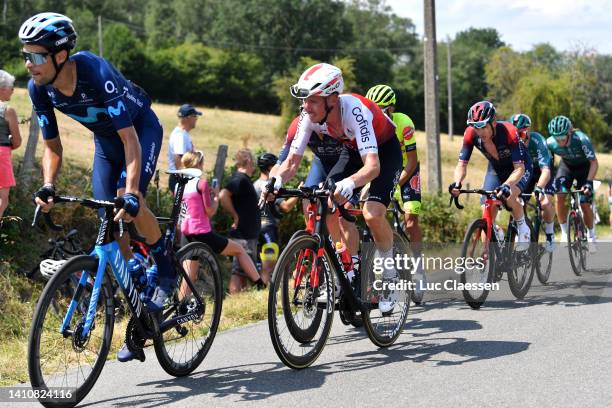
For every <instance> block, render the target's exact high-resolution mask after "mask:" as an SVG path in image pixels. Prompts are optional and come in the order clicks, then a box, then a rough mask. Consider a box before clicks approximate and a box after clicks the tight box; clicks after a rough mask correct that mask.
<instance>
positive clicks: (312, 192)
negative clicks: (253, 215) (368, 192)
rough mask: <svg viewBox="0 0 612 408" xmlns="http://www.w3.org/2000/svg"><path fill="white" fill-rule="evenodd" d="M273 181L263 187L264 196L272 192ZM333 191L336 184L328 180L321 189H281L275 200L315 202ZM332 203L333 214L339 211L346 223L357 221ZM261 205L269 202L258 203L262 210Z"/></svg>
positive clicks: (336, 204)
mask: <svg viewBox="0 0 612 408" xmlns="http://www.w3.org/2000/svg"><path fill="white" fill-rule="evenodd" d="M275 181H276V178H275V177H271V178H270V180H269V181H268V184H266V187H265V192H266V195H267V194H270V193H273V192H274V182H275ZM335 190H336V183H334V181H333V180H328V181H327V187H324V188H321V189H314V188H311V187H300V188H296V189H291V188H282V187H281V188H280V189H279V190H278V191H277V192H276V194H275V196H276V197H277V198H291V197H298V198H301V199H306V200H316V199H321V198H328V197H332V196H333V191H335ZM332 203H333V207H332V212H334V211H335V209H336V208H337V209H338V211H340V215H341V216H342V218H344V219H345V220H347V221H348V222H355V221H356V220H357V219H356V218H355V216H353V215H351V214H350V213H349V212H348V211H347V210H346V209H345V208H344V207H343V206H342V205H339V204H338V203H336V201H335V200H334V199H333V198H332ZM263 205H269V202H265V203H260V208H262V207H263Z"/></svg>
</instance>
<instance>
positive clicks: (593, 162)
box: [587, 157, 599, 181]
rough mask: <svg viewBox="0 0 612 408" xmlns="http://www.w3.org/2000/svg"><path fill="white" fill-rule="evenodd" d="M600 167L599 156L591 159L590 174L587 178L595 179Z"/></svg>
mask: <svg viewBox="0 0 612 408" xmlns="http://www.w3.org/2000/svg"><path fill="white" fill-rule="evenodd" d="M598 169H599V162H598V161H597V157H596V158H594V159H593V160H590V161H589V175H588V176H587V180H589V181H593V180H594V179H595V175H597V170H598Z"/></svg>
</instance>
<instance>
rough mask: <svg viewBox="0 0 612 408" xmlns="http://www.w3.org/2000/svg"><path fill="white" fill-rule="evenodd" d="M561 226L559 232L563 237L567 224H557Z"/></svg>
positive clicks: (565, 233)
mask: <svg viewBox="0 0 612 408" xmlns="http://www.w3.org/2000/svg"><path fill="white" fill-rule="evenodd" d="M559 225H560V226H561V232H562V233H563V235H567V222H564V223H563V224H559Z"/></svg>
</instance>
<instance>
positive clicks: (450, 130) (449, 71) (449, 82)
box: [446, 36, 453, 141]
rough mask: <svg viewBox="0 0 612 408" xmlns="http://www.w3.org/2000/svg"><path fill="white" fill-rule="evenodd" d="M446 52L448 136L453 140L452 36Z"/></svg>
mask: <svg viewBox="0 0 612 408" xmlns="http://www.w3.org/2000/svg"><path fill="white" fill-rule="evenodd" d="M446 53H447V54H448V58H447V60H446V62H447V67H446V72H447V73H446V84H447V96H448V137H449V138H450V140H451V141H452V140H453V81H452V77H453V75H452V64H451V39H450V36H447V37H446Z"/></svg>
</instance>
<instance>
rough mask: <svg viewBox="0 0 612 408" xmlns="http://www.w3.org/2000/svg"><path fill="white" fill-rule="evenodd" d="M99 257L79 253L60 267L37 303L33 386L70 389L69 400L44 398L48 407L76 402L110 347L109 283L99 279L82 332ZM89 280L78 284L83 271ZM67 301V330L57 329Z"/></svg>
mask: <svg viewBox="0 0 612 408" xmlns="http://www.w3.org/2000/svg"><path fill="white" fill-rule="evenodd" d="M97 269H98V259H96V258H94V257H91V256H86V255H83V256H77V257H74V258H72V259H70V260H69V261H68V262H66V264H64V265H63V266H62V268H60V270H58V271H57V272H56V273H55V275H54V276H53V277H52V278H51V280H49V282H48V283H47V285H46V286H45V288H44V290H43V292H42V295H41V297H40V299H39V301H38V304H37V306H36V311H35V312H34V316H33V319H32V324H31V326H30V336H29V341H28V370H29V374H30V383H31V384H32V387H33V388H35V389H42V390H48V389H49V388H50V387H54V390H60V389H64V390H65V391H70V392H71V393H73V398H71V399H70V400H69V401H67V400H65V399H64V400H53V399H44V400H40V402H41V403H42V404H43V405H45V406H48V407H68V406H74V405H76V404H77V403H79V402H80V401H81V400H82V399H83V398H85V396H86V395H87V394H88V393H89V391H90V390H91V388H92V387H93V385H94V384H95V382H96V380H97V379H98V376H99V375H100V372H101V371H102V368H103V367H104V363H105V362H106V357H107V355H108V352H109V348H110V345H111V340H112V337H113V325H114V319H115V317H114V313H113V311H114V307H113V296H112V292H111V287H110V283H109V281H108V280H106V281H105V282H104V283H103V284H102V289H101V290H100V292H99V293H100V294H99V298H98V303H97V306H96V313H95V315H94V321H93V324H92V326H91V330H90V332H89V334H88V335H87V336H81V333H82V330H83V325H84V323H85V317H86V313H87V309H88V308H89V301H90V298H91V294H92V290H93V277H95V275H96V272H97ZM84 273H85V274H87V275H88V277H89V278H88V280H87V283H86V284H85V285H84V286H82V285H79V280H80V279H81V276H82V274H84ZM71 301H74V302H75V305H76V307H74V311H73V314H72V318H71V320H70V321H69V324H68V327H67V330H66V331H65V332H64V333H63V334H62V333H61V332H60V330H59V328H60V327H61V326H62V322H63V321H64V319H65V317H66V316H67V313H68V310H69V307H70V305H71Z"/></svg>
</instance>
